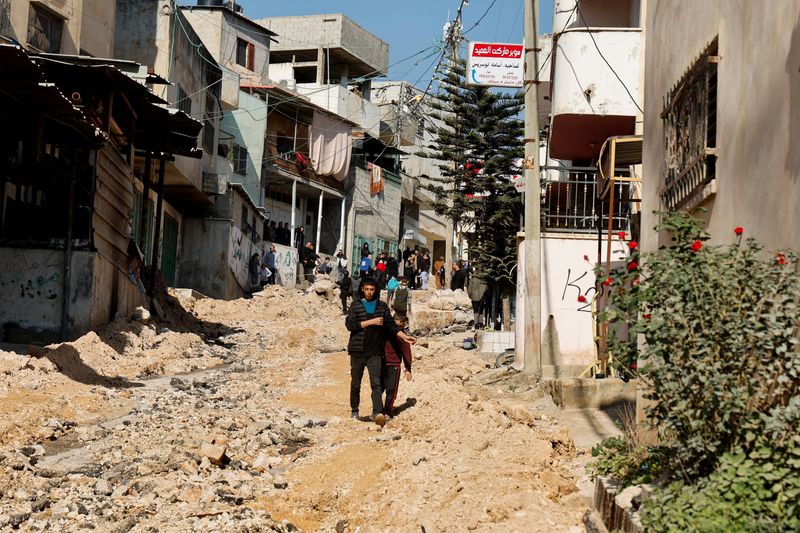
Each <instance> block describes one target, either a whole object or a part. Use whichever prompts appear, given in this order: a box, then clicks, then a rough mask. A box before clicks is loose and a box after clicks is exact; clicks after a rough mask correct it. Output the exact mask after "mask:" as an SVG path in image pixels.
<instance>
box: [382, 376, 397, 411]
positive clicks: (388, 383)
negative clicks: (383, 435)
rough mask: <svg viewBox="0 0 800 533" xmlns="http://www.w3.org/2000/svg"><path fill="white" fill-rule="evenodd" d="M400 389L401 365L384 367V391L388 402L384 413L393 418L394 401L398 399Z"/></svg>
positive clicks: (384, 406) (384, 405)
mask: <svg viewBox="0 0 800 533" xmlns="http://www.w3.org/2000/svg"><path fill="white" fill-rule="evenodd" d="M399 388H400V365H392V364H387V365H384V367H383V390H384V391H386V401H385V402H384V404H383V412H384V414H387V415H389V416H392V412H393V411H394V401H395V400H396V399H397V389H399Z"/></svg>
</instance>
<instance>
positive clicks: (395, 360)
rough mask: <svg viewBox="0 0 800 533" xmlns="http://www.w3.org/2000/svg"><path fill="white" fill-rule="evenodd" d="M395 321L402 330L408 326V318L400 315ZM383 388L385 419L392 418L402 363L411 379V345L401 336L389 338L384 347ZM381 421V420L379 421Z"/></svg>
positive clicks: (407, 377) (408, 377)
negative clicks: (384, 394)
mask: <svg viewBox="0 0 800 533" xmlns="http://www.w3.org/2000/svg"><path fill="white" fill-rule="evenodd" d="M394 323H395V324H396V325H397V327H398V328H400V330H404V329H405V327H406V319H405V317H402V316H400V315H396V316H395V317H394ZM384 354H385V357H384V367H383V390H384V392H386V399H385V401H384V403H383V412H382V414H383V416H384V420H391V419H392V417H393V416H394V401H395V400H396V399H397V389H398V388H399V387H400V364H401V362H402V364H403V366H405V372H404V374H405V376H406V380H407V381H411V379H412V376H411V345H410V344H409V343H408V342H406V341H405V340H403V338H402V337H401V336H399V335H398V336H397V337H393V338H389V339H388V340H387V341H386V346H385V347H384ZM401 360H402V361H401ZM379 423H380V422H379Z"/></svg>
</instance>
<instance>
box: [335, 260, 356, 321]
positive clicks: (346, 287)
mask: <svg viewBox="0 0 800 533" xmlns="http://www.w3.org/2000/svg"><path fill="white" fill-rule="evenodd" d="M337 283H338V284H339V299H340V300H342V314H343V315H346V314H347V309H348V307H347V300H348V299H349V298H350V293H351V292H352V291H353V279H352V278H351V277H350V273H349V272H347V270H345V271H344V272H343V273H342V279H340V280H339V281H337Z"/></svg>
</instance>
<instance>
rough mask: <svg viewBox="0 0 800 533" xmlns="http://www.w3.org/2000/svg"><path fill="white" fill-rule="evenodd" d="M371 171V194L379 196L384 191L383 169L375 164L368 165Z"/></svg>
mask: <svg viewBox="0 0 800 533" xmlns="http://www.w3.org/2000/svg"><path fill="white" fill-rule="evenodd" d="M367 169H368V170H369V193H370V194H378V193H380V192H382V191H383V169H382V168H381V167H379V166H378V165H376V164H375V163H367Z"/></svg>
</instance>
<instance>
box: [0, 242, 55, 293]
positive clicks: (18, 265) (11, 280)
mask: <svg viewBox="0 0 800 533" xmlns="http://www.w3.org/2000/svg"><path fill="white" fill-rule="evenodd" d="M54 253H55V252H54ZM49 255H50V254H47V255H46V256H45V257H38V258H31V260H30V261H28V257H26V254H25V252H24V251H21V250H15V251H14V256H15V257H14V258H13V260H8V261H5V262H4V263H3V264H2V271H0V289H2V292H3V293H4V294H5V295H6V296H7V297H17V298H28V299H37V298H45V299H47V300H55V299H57V298H58V296H59V294H60V291H61V288H62V286H61V272H62V271H63V270H64V264H63V258H62V257H61V254H60V253H59V254H58V255H57V256H54V257H52V258H51V257H49Z"/></svg>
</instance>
